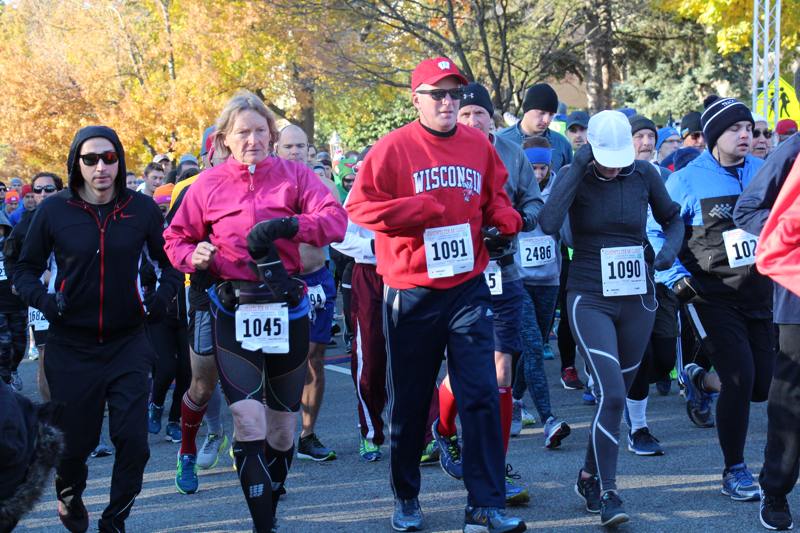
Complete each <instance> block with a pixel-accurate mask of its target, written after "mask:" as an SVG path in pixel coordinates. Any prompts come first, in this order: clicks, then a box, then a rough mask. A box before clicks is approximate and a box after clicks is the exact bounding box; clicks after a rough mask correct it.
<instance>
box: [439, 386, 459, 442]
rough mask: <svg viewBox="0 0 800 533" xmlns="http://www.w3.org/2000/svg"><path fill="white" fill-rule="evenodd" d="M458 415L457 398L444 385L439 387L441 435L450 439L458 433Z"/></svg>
mask: <svg viewBox="0 0 800 533" xmlns="http://www.w3.org/2000/svg"><path fill="white" fill-rule="evenodd" d="M457 414H458V408H457V407H456V398H455V396H453V391H451V390H450V389H448V388H447V387H445V386H444V384H442V385H441V386H439V426H438V427H437V431H439V435H442V436H444V437H450V436H452V435H455V434H456V433H458V429H457V428H456V415H457Z"/></svg>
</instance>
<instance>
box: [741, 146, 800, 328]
mask: <svg viewBox="0 0 800 533" xmlns="http://www.w3.org/2000/svg"><path fill="white" fill-rule="evenodd" d="M798 153H800V135H793V136H792V137H790V138H789V139H787V140H786V141H785V142H783V144H781V145H780V146H779V147H778V149H777V150H776V151H775V152H773V153H772V154H770V156H769V157H768V158H767V160H766V161H765V162H764V164H763V165H762V166H761V169H760V170H759V171H758V173H757V174H756V175H755V177H754V178H753V181H751V182H750V185H748V186H747V188H746V189H745V190H744V192H743V193H742V195H741V196H740V197H739V201H737V202H736V208H735V209H734V210H733V221H734V222H735V223H736V225H737V226H738V227H740V228H741V229H743V230H745V231H746V232H748V233H752V234H753V235H760V234H761V230H762V228H763V227H764V224H765V223H766V222H767V217H768V216H769V211H770V209H771V208H772V205H773V204H774V203H775V199H776V198H777V197H778V193H779V192H780V191H781V187H783V183H784V181H786V176H788V175H789V170H791V168H792V165H794V162H795V159H797V154H798ZM773 286H774V289H773V293H772V300H773V320H774V321H775V323H776V324H800V297H797V296H796V295H795V294H794V293H792V292H791V291H789V290H786V289H785V288H783V287H782V286H781V285H780V284H778V283H773Z"/></svg>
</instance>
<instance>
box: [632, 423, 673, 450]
mask: <svg viewBox="0 0 800 533" xmlns="http://www.w3.org/2000/svg"><path fill="white" fill-rule="evenodd" d="M628 451H629V452H633V453H635V454H636V455H664V450H663V449H662V448H661V445H660V444H659V443H658V439H657V438H655V437H654V436H653V435H651V434H650V430H649V429H648V428H646V427H643V428H639V429H637V430H636V431H634V432H633V433H631V432H628Z"/></svg>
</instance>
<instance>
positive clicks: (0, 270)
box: [0, 259, 8, 281]
mask: <svg viewBox="0 0 800 533" xmlns="http://www.w3.org/2000/svg"><path fill="white" fill-rule="evenodd" d="M7 279H8V276H6V262H5V261H3V260H2V259H0V281H5V280H7Z"/></svg>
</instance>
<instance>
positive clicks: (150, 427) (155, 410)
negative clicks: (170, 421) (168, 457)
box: [147, 402, 164, 435]
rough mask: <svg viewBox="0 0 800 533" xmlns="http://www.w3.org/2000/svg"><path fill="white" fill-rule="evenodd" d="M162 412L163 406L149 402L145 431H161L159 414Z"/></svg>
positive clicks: (156, 432) (155, 433)
mask: <svg viewBox="0 0 800 533" xmlns="http://www.w3.org/2000/svg"><path fill="white" fill-rule="evenodd" d="M163 414H164V406H161V407H159V406H157V405H156V404H154V403H153V402H150V406H149V407H148V408H147V431H149V432H150V433H152V434H153V435H158V434H159V433H160V432H161V415H163Z"/></svg>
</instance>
